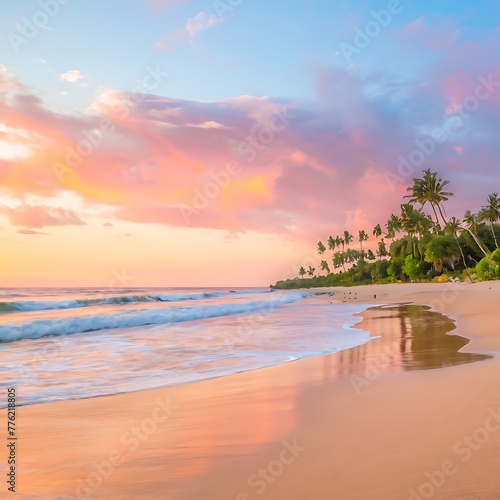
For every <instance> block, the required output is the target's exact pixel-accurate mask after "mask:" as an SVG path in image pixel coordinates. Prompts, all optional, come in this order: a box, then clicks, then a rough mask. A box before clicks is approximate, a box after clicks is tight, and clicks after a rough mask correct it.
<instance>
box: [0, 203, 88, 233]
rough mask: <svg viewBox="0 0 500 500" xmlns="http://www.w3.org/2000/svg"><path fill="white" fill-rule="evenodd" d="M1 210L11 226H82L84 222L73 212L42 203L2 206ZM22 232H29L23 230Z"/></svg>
mask: <svg viewBox="0 0 500 500" xmlns="http://www.w3.org/2000/svg"><path fill="white" fill-rule="evenodd" d="M1 212H2V213H3V214H5V215H7V216H8V218H9V220H10V223H11V224H12V225H13V226H21V227H25V228H42V227H46V226H82V225H84V224H85V222H83V221H82V220H81V219H80V218H79V217H78V216H77V215H76V214H75V213H74V212H72V211H71V210H67V209H63V208H49V207H45V206H43V205H21V206H20V207H17V208H15V209H11V208H8V207H3V208H2V209H1ZM23 234H31V233H26V232H24V231H23Z"/></svg>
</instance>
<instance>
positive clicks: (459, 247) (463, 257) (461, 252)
mask: <svg viewBox="0 0 500 500" xmlns="http://www.w3.org/2000/svg"><path fill="white" fill-rule="evenodd" d="M453 237H454V238H455V241H456V242H457V246H458V249H459V250H460V255H461V256H462V262H463V263H464V266H465V273H466V274H467V277H468V278H469V279H470V280H471V283H474V280H473V279H472V276H471V275H470V274H469V268H468V267H467V262H465V255H464V251H463V250H462V247H461V246H460V243H459V242H458V238H457V235H456V234H455V233H453Z"/></svg>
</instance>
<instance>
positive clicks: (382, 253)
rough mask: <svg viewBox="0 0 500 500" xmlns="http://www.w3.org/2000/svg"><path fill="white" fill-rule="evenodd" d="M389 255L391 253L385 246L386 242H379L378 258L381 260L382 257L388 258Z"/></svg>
mask: <svg viewBox="0 0 500 500" xmlns="http://www.w3.org/2000/svg"><path fill="white" fill-rule="evenodd" d="M388 254H389V252H388V251H387V247H386V246H385V241H384V240H383V239H381V240H380V241H379V242H378V248H377V256H378V258H379V259H381V258H382V257H386V256H387V255H388Z"/></svg>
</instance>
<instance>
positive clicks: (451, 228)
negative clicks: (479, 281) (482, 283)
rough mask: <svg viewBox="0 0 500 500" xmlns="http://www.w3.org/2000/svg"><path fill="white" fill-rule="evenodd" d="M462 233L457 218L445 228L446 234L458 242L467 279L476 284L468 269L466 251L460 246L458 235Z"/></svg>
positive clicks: (451, 220) (450, 221)
mask: <svg viewBox="0 0 500 500" xmlns="http://www.w3.org/2000/svg"><path fill="white" fill-rule="evenodd" d="M461 231H463V228H462V226H461V225H460V221H459V220H458V219H457V218H456V217H452V218H451V219H450V220H449V221H448V224H446V226H445V227H444V232H445V234H451V235H452V236H453V237H454V238H455V241H456V242H457V246H458V248H459V249H460V255H461V256H462V262H463V263H464V266H465V272H466V273H467V277H468V278H469V279H470V280H471V282H472V283H474V280H473V279H472V276H471V275H470V274H469V268H468V267H467V262H466V260H465V255H464V251H463V250H462V247H461V246H460V242H459V241H458V235H457V234H459V233H460V232H461Z"/></svg>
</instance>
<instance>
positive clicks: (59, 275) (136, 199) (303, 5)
mask: <svg viewBox="0 0 500 500" xmlns="http://www.w3.org/2000/svg"><path fill="white" fill-rule="evenodd" d="M0 34H1V37H0V180H1V182H0V286H6V287H16V286H19V287H28V286H98V287H103V288H104V287H122V286H126V287H134V286H137V287H139V286H186V287H188V286H267V285H268V284H270V283H273V282H275V281H276V280H278V279H285V278H291V277H295V276H296V275H297V271H298V269H299V267H300V266H302V265H304V266H306V267H307V266H308V265H310V264H312V265H315V263H316V262H318V259H319V257H318V255H316V253H315V246H316V242H317V241H318V240H323V241H325V240H326V239H327V238H328V236H330V235H333V236H334V237H335V236H336V235H337V234H341V233H342V232H343V231H344V230H345V229H348V230H349V231H350V232H351V233H355V234H357V232H358V230H359V229H365V230H366V231H367V232H368V233H369V234H371V232H372V229H373V227H374V225H375V224H377V223H381V224H382V225H383V224H384V223H385V221H386V220H387V219H388V218H389V216H390V214H391V213H398V211H399V205H400V204H401V203H402V197H403V196H404V194H405V190H406V187H407V186H408V185H409V184H411V179H412V178H413V177H414V176H418V175H420V173H421V171H422V170H423V169H425V168H431V169H432V170H436V171H438V172H439V175H440V176H441V177H442V178H444V179H447V180H449V181H450V185H449V188H450V190H451V191H453V192H454V193H455V196H454V197H453V198H452V199H451V200H450V201H449V202H448V204H447V206H446V209H447V213H448V214H450V215H456V216H457V217H460V216H461V215H462V214H463V213H464V211H465V210H467V209H471V210H472V211H476V210H478V209H479V208H480V207H481V205H482V204H484V203H485V200H486V196H487V194H488V193H490V192H493V191H500V182H499V181H500V169H499V168H498V166H499V162H498V159H499V157H500V141H498V137H499V135H500V119H499V116H500V4H498V3H497V2H493V1H491V0H476V1H474V2H472V1H464V0H453V1H451V0H442V1H440V2H434V1H430V0H419V1H418V2H417V1H414V0H413V1H412V0H388V1H387V0H383V1H378V0H377V1H376V0H351V1H348V0H336V1H322V0H317V1H315V2H305V1H298V0H290V1H287V2H285V1H284V0H276V1H273V2H269V1H268V0H107V1H106V2H99V1H97V0H86V1H83V0H38V1H32V0H23V1H19V2H3V5H2V7H1V16H0ZM372 239H373V238H372ZM371 243H372V245H374V241H372V242H371Z"/></svg>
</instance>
